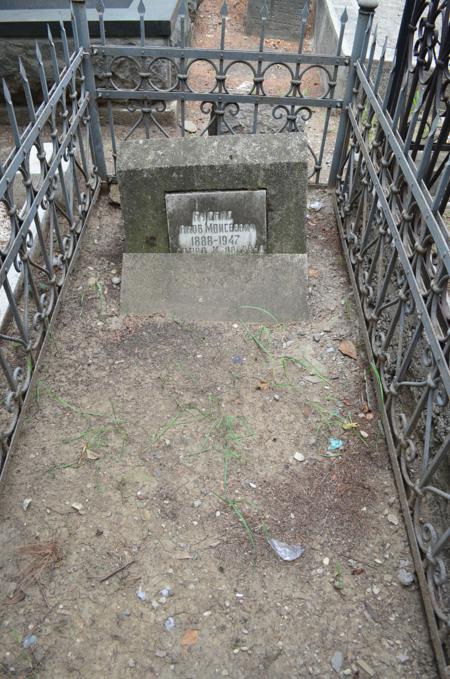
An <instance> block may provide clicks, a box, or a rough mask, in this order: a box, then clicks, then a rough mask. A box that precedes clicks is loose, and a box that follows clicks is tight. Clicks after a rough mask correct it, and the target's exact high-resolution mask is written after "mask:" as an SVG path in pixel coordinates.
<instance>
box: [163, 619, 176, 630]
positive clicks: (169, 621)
mask: <svg viewBox="0 0 450 679" xmlns="http://www.w3.org/2000/svg"><path fill="white" fill-rule="evenodd" d="M164 627H165V628H166V630H167V631H168V632H170V631H171V630H173V629H174V627H175V620H174V619H173V618H172V617H170V618H167V620H165V622H164Z"/></svg>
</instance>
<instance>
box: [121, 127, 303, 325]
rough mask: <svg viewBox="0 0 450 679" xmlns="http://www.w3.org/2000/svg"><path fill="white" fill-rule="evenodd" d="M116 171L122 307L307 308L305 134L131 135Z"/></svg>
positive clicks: (241, 311) (203, 313) (233, 313)
mask: <svg viewBox="0 0 450 679" xmlns="http://www.w3.org/2000/svg"><path fill="white" fill-rule="evenodd" d="M117 177H118V181H119V189H120V194H121V205H122V211H123V217H124V225H125V253H124V256H123V270H122V292H121V312H122V313H124V314H129V313H136V314H152V313H163V314H166V315H167V314H168V315H175V316H176V317H177V318H180V319H186V320H193V319H197V320H210V321H214V320H215V321H225V320H231V319H235V320H236V319H237V318H240V319H243V320H248V321H258V320H264V319H262V318H261V313H262V312H261V309H262V310H264V309H267V310H269V311H270V312H271V313H274V314H275V315H276V316H277V318H279V320H298V319H302V318H305V317H306V316H307V304H306V299H307V287H308V286H307V255H306V235H305V213H306V187H307V177H308V171H307V151H306V140H305V137H304V134H303V132H301V133H298V134H297V133H295V134H283V135H281V134H280V135H236V136H231V135H230V136H219V137H195V138H184V139H179V138H178V139H162V140H156V139H155V140H135V141H129V142H126V143H123V144H122V146H121V149H120V151H119V156H118V163H117ZM266 320H267V319H266Z"/></svg>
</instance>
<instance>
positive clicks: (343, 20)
mask: <svg viewBox="0 0 450 679" xmlns="http://www.w3.org/2000/svg"><path fill="white" fill-rule="evenodd" d="M340 21H341V24H346V23H347V21H348V12H347V7H344V11H343V12H342V14H341V19H340Z"/></svg>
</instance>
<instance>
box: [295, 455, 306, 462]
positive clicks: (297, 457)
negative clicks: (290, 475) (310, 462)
mask: <svg viewBox="0 0 450 679" xmlns="http://www.w3.org/2000/svg"><path fill="white" fill-rule="evenodd" d="M294 460H297V462H304V461H305V456H304V455H303V453H294Z"/></svg>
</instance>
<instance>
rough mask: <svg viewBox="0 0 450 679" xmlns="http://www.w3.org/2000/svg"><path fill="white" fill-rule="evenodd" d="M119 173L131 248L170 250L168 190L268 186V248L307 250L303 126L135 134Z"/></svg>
mask: <svg viewBox="0 0 450 679" xmlns="http://www.w3.org/2000/svg"><path fill="white" fill-rule="evenodd" d="M117 175H118V180H119V188H120V193H121V202H122V209H123V216H124V222H125V239H126V240H125V251H126V252H169V237H168V227H167V214H166V203H165V194H166V193H174V192H189V191H227V190H229V191H230V190H258V189H265V190H266V191H267V236H268V242H267V251H268V253H273V254H276V253H304V252H306V235H305V211H306V190H307V176H308V169H307V151H306V141H305V137H304V134H303V133H302V132H301V133H298V134H289V135H281V134H280V135H273V136H269V135H236V136H229V137H228V136H220V137H207V138H203V137H202V138H200V137H196V138H185V139H163V140H136V141H130V142H127V143H124V144H122V146H121V149H120V151H119V157H118V166H117Z"/></svg>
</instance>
